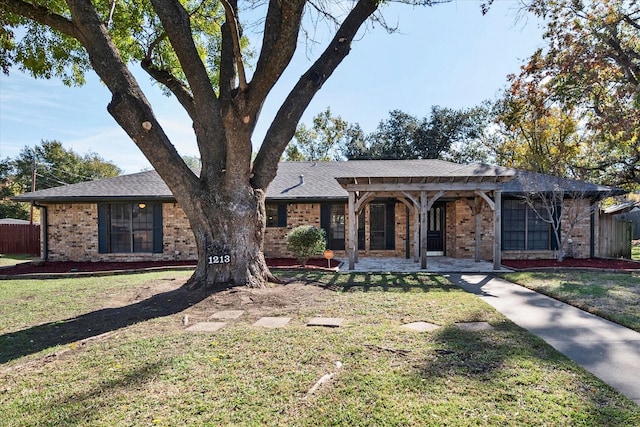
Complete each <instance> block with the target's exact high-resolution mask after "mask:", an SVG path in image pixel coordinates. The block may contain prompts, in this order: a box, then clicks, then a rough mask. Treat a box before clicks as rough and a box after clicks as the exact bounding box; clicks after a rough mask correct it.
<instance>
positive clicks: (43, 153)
mask: <svg viewBox="0 0 640 427" xmlns="http://www.w3.org/2000/svg"><path fill="white" fill-rule="evenodd" d="M121 172H122V171H121V170H120V169H119V168H118V167H117V166H116V165H114V164H113V163H111V162H108V161H105V160H104V159H102V158H101V157H100V156H99V155H97V154H96V153H87V154H83V155H81V154H78V153H76V152H74V151H73V150H71V149H66V148H64V147H63V145H62V143H61V142H59V141H46V140H43V141H41V142H40V144H38V145H36V146H35V147H24V148H23V149H22V151H21V152H20V154H18V155H17V156H16V157H15V158H13V159H11V158H6V159H4V160H2V161H1V162H0V183H2V186H1V187H0V194H1V196H2V202H1V203H0V217H1V218H5V217H6V218H18V219H29V208H28V206H27V205H26V204H25V203H16V202H12V201H10V200H9V198H10V197H12V196H16V195H19V194H22V193H25V192H27V191H31V190H42V189H46V188H50V187H56V186H60V185H65V184H75V183H78V182H83V181H91V180H95V179H102V178H111V177H114V176H118V175H120V173H121ZM34 174H35V182H33V181H32V178H34ZM32 184H35V188H33V185H32Z"/></svg>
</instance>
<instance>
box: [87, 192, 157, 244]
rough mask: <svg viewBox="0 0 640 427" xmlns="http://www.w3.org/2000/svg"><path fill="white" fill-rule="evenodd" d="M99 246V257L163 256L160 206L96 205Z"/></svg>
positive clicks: (137, 204)
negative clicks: (126, 254)
mask: <svg viewBox="0 0 640 427" xmlns="http://www.w3.org/2000/svg"><path fill="white" fill-rule="evenodd" d="M98 244H99V251H100V252H101V253H145V252H148V253H151V252H162V205H161V204H148V203H112V204H103V205H99V206H98Z"/></svg>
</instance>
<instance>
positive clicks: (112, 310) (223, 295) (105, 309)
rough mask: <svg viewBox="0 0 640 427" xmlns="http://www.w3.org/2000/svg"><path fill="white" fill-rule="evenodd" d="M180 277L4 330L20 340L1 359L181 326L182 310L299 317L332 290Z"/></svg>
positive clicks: (197, 314)
mask: <svg viewBox="0 0 640 427" xmlns="http://www.w3.org/2000/svg"><path fill="white" fill-rule="evenodd" d="M184 283H185V280H176V279H172V278H167V279H157V280H153V281H150V282H148V283H146V284H145V285H144V286H141V287H137V288H135V289H131V290H130V291H125V292H122V293H121V294H118V295H110V296H109V297H108V298H105V299H104V300H103V301H101V304H100V308H97V309H94V310H92V311H89V312H87V313H84V314H81V315H78V316H75V317H73V318H70V319H66V320H64V321H55V322H48V323H43V324H39V325H34V326H32V327H30V328H27V329H23V330H20V331H15V332H10V333H7V334H4V335H3V337H2V338H3V340H4V341H5V342H20V343H21V345H13V346H8V347H7V348H5V349H4V350H3V351H2V352H0V364H3V363H7V362H9V361H11V360H14V359H17V358H19V357H23V356H27V355H30V354H34V353H38V352H40V351H42V350H45V349H48V348H51V347H55V346H60V345H62V346H65V348H64V349H63V350H62V351H61V352H60V355H62V354H65V353H67V352H68V350H69V348H80V347H83V346H84V345H85V344H86V343H88V342H91V341H95V340H103V339H108V338H109V337H111V336H113V334H114V333H117V332H118V331H120V330H122V329H124V328H127V327H131V326H134V325H136V324H140V323H141V322H146V321H149V320H153V319H161V318H164V319H167V320H168V321H161V322H152V323H146V324H145V327H146V328H148V329H147V332H148V333H150V334H156V333H167V332H169V333H171V332H175V331H178V330H182V329H184V328H185V326H186V325H185V324H184V322H183V319H185V316H187V318H188V319H189V324H193V323H195V322H202V321H207V320H208V319H209V318H210V317H211V315H213V314H214V313H216V312H217V311H223V310H243V311H244V312H245V314H243V316H242V318H240V319H239V321H241V322H250V323H253V322H255V321H256V320H258V319H259V318H260V317H263V316H283V315H290V317H298V318H299V317H300V314H301V313H302V312H308V311H309V310H312V311H314V310H320V309H321V307H324V306H325V305H326V304H327V303H328V302H329V301H330V300H331V299H332V298H334V297H335V295H336V294H335V292H333V291H330V290H328V289H326V288H325V287H324V286H323V285H322V284H319V283H303V282H300V281H290V282H288V283H282V284H270V286H269V287H266V288H263V289H250V288H246V287H235V288H230V289H226V290H222V291H217V292H213V291H207V290H204V289H198V290H190V289H187V288H186V287H185V286H184ZM50 356H51V357H47V358H45V359H46V360H41V363H49V362H50V361H52V360H53V359H55V358H57V357H58V356H59V355H58V354H57V353H56V354H53V355H50ZM52 357H53V359H52ZM49 359H51V360H49Z"/></svg>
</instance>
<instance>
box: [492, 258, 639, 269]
mask: <svg viewBox="0 0 640 427" xmlns="http://www.w3.org/2000/svg"><path fill="white" fill-rule="evenodd" d="M502 265H504V266H505V267H509V268H513V269H516V270H532V269H541V268H549V269H553V268H555V269H572V268H573V269H599V270H623V271H624V270H640V262H638V261H631V260H627V259H609V258H585V259H578V258H567V259H565V260H563V261H562V262H558V261H557V260H555V259H532V260H502Z"/></svg>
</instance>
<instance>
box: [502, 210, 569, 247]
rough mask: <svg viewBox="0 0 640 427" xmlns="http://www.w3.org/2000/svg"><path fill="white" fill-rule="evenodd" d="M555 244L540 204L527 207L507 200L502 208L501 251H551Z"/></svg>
mask: <svg viewBox="0 0 640 427" xmlns="http://www.w3.org/2000/svg"><path fill="white" fill-rule="evenodd" d="M556 247H557V244H556V241H555V236H554V233H553V228H552V225H551V224H550V223H549V221H547V215H546V210H545V209H544V207H543V205H542V203H541V202H537V203H534V204H533V207H531V206H529V205H528V204H527V203H525V202H524V201H523V200H519V199H507V200H505V201H504V202H503V206H502V249H503V250H505V251H509V250H520V251H532V250H553V249H556Z"/></svg>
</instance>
